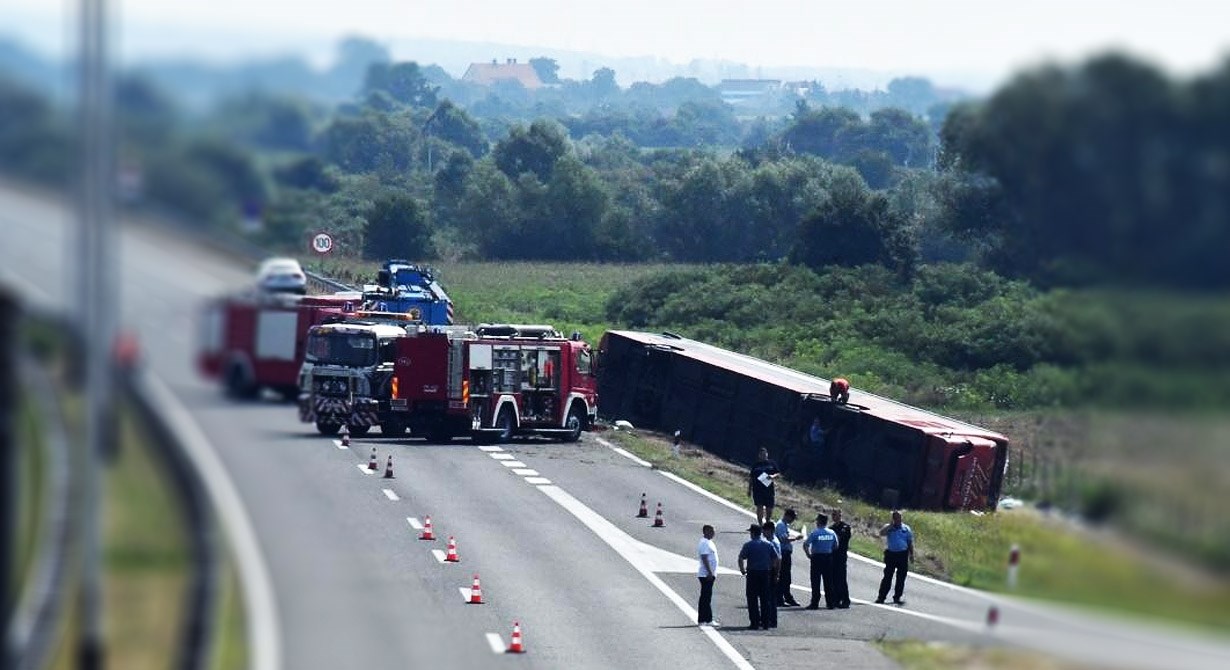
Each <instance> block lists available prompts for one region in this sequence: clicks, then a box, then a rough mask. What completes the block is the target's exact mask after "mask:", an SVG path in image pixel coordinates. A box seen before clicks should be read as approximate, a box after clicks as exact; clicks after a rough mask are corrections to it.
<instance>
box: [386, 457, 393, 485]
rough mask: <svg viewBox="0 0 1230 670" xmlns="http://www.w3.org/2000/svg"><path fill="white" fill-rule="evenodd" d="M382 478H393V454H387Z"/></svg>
mask: <svg viewBox="0 0 1230 670" xmlns="http://www.w3.org/2000/svg"><path fill="white" fill-rule="evenodd" d="M384 478H385V479H393V454H389V462H388V464H386V465H385V466H384Z"/></svg>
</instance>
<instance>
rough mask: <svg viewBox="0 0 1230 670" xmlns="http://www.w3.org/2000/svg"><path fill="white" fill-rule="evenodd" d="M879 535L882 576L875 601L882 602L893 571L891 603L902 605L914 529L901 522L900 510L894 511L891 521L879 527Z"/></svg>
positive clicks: (912, 552) (910, 558)
mask: <svg viewBox="0 0 1230 670" xmlns="http://www.w3.org/2000/svg"><path fill="white" fill-rule="evenodd" d="M880 537H883V538H884V578H883V579H881V580H880V595H879V596H877V597H876V602H877V603H880V604H883V603H884V597H885V596H887V595H888V585H889V583H890V582H891V581H892V578H893V573H894V572H895V573H897V583H896V585H895V586H894V588H893V604H896V605H904V604H905V601H904V600H902V599H901V596H902V595H903V594H904V593H905V575H906V573H907V572H909V571H910V563H913V562H914V531H912V530H910V527H909V525H907V524H905V523H902V521H901V512H897V511H894V512H893V518H892V522H891V523H886V524H884V527H883V528H881V529H880Z"/></svg>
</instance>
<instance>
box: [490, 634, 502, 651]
mask: <svg viewBox="0 0 1230 670" xmlns="http://www.w3.org/2000/svg"><path fill="white" fill-rule="evenodd" d="M487 644H488V645H490V646H491V653H493V654H503V653H504V638H502V637H500V634H499V633H487Z"/></svg>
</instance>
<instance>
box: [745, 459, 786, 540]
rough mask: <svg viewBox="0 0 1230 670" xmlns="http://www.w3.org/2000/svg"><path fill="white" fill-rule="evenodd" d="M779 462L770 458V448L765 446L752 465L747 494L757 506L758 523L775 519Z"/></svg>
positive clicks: (762, 523)
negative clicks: (775, 480) (775, 484)
mask: <svg viewBox="0 0 1230 670" xmlns="http://www.w3.org/2000/svg"><path fill="white" fill-rule="evenodd" d="M779 472H780V471H779V470H778V469H777V463H774V462H773V461H771V460H769V450H768V449H765V448H764V447H761V448H760V451H758V452H756V463H755V464H753V465H752V469H751V471H750V472H749V473H748V478H747V494H748V495H749V496H751V498H752V504H754V505H755V506H756V523H758V524H761V525H764V523H765V522H766V521H772V520H773V505H774V504H775V502H776V501H775V498H776V495H775V493H776V491H775V490H774V488H773V480H774V479H777V475H778V474H779Z"/></svg>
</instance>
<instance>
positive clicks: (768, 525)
mask: <svg viewBox="0 0 1230 670" xmlns="http://www.w3.org/2000/svg"><path fill="white" fill-rule="evenodd" d="M760 539H762V540H764V541H765V542H768V543H769V544H770V545H772V546H773V555H774V556H776V557H777V567H776V568H774V569H773V574H772V576H771V577H770V579H769V605H768V606H767V607H765V608H764V609H762V610H761V611H760V618H761V622H762V623H767V624H769V628H777V594H778V593H779V592H780V588H779V586H778V585H779V583H780V582H781V575H782V567H781V566H782V544H781V543H780V542H778V541H777V529H776V527H775V526H774V524H773V522H772V521H766V522H764V523H762V524H760Z"/></svg>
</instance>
